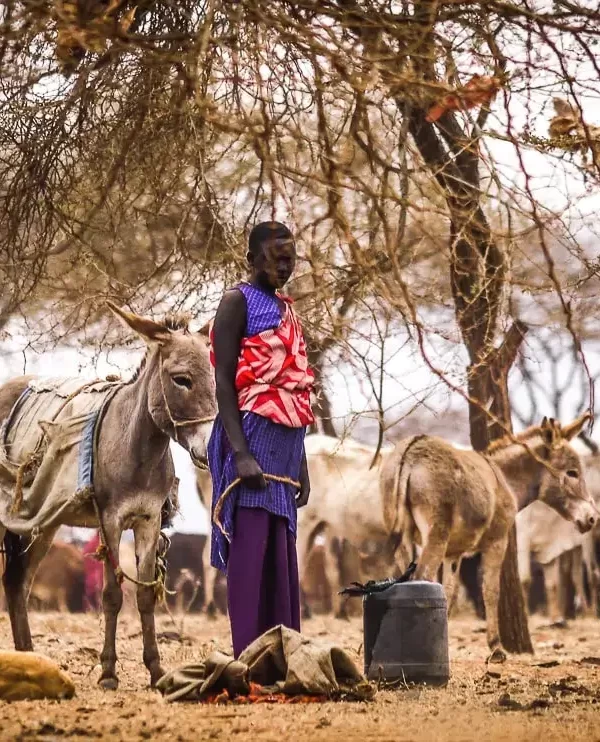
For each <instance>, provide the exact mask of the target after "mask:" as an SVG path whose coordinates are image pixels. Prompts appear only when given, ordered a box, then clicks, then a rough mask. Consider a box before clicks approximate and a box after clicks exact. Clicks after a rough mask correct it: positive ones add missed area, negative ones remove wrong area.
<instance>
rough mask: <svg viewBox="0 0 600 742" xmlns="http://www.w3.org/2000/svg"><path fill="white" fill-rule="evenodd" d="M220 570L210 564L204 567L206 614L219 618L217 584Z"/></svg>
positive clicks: (212, 617)
mask: <svg viewBox="0 0 600 742" xmlns="http://www.w3.org/2000/svg"><path fill="white" fill-rule="evenodd" d="M218 576H219V570H218V569H216V568H215V567H213V566H212V565H211V564H208V565H207V566H206V567H205V568H204V600H205V602H206V614H207V616H208V617H209V618H211V619H216V618H217V613H218V609H217V602H216V600H215V585H216V584H217V577H218Z"/></svg>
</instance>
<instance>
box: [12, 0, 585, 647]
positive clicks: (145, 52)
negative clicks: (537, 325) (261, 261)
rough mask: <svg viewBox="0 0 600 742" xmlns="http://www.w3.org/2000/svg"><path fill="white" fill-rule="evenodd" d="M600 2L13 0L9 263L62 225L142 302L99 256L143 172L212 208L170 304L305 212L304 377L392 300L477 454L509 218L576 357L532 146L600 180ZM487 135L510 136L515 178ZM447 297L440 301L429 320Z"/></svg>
mask: <svg viewBox="0 0 600 742" xmlns="http://www.w3.org/2000/svg"><path fill="white" fill-rule="evenodd" d="M599 16H600V14H599V13H598V12H597V11H596V10H593V9H590V8H589V7H587V5H586V4H585V3H583V2H569V3H565V2H561V1H559V2H557V3H555V4H554V6H553V7H552V8H543V9H537V8H536V7H533V6H530V4H529V3H527V2H526V3H520V4H518V5H517V4H512V3H505V2H485V3H482V2H472V1H471V0H465V2H460V3H456V2H446V1H445V0H442V1H441V2H437V1H434V0H414V2H409V1H408V0H406V2H400V3H389V2H387V1H386V0H325V1H324V2H319V3H318V4H314V3H312V2H299V3H298V2H296V3H289V2H287V1H286V0H274V1H273V0H271V1H270V2H268V3H267V2H265V1H264V0H242V1H241V2H235V3H231V2H222V3H219V4H216V3H214V2H212V0H205V1H204V2H198V1H197V0H183V1H182V2H179V3H176V4H174V3H167V2H163V1H162V0H140V1H139V2H133V0H123V2H120V3H108V4H107V3H105V2H100V1H98V2H93V1H92V2H90V1H89V0H86V1H85V2H83V0H80V1H76V0H60V1H59V0H56V2H45V3H39V2H34V1H33V0H21V1H18V0H9V2H8V3H5V9H4V16H3V26H2V34H1V36H2V39H1V43H0V64H2V65H3V73H5V74H3V76H2V80H3V82H2V85H3V89H2V91H0V95H1V96H2V107H3V113H6V116H5V117H4V118H3V119H2V121H4V122H10V123H9V124H8V125H5V127H4V129H3V130H1V129H0V132H1V139H0V150H1V151H3V152H5V153H8V154H7V155H5V157H4V159H3V160H2V162H3V163H4V172H3V183H4V184H5V185H4V186H3V187H5V188H6V194H5V197H4V198H3V201H2V209H3V211H2V213H0V216H1V217H3V219H2V222H3V223H6V224H10V225H12V231H11V232H9V233H7V236H6V239H5V240H4V242H3V243H2V245H0V248H1V250H2V254H3V255H4V254H5V255H6V258H5V261H4V262H5V263H6V265H9V266H12V267H13V269H14V266H15V265H16V260H15V249H17V248H18V249H19V250H21V252H22V253H23V254H24V255H25V251H27V250H32V251H33V254H34V255H35V256H36V260H37V263H38V264H39V265H40V266H41V275H45V273H46V268H47V266H48V265H49V262H48V261H49V260H50V258H51V257H52V255H53V251H54V250H56V246H57V245H64V238H65V234H66V235H67V238H68V239H67V244H69V245H72V244H74V245H75V247H76V249H77V250H83V254H84V255H85V257H86V260H88V261H89V265H90V266H92V270H93V271H94V272H95V275H101V276H103V277H104V285H103V286H102V291H100V292H99V293H100V294H101V293H102V292H106V291H109V292H116V291H119V292H121V293H122V292H123V286H124V285H125V288H126V289H127V290H126V292H125V293H128V294H129V296H128V297H127V298H131V297H134V298H136V299H139V298H140V297H144V296H145V293H146V292H145V291H144V288H145V286H146V285H147V279H146V276H145V275H144V280H142V281H141V282H136V279H135V276H134V277H129V278H128V280H127V281H125V282H123V281H122V278H121V274H118V275H117V274H115V273H114V269H113V262H114V261H112V260H111V259H110V256H109V258H108V259H106V255H104V257H103V260H99V259H98V256H96V255H95V253H94V250H97V243H98V240H100V241H101V240H102V236H103V235H105V234H106V233H107V232H108V233H110V230H106V228H105V225H106V224H109V225H117V226H118V229H116V230H112V231H113V233H114V236H115V239H117V240H122V237H121V235H123V234H125V233H126V230H125V232H124V228H125V227H126V225H127V221H128V219H130V218H131V217H130V215H131V213H132V209H133V205H134V203H135V200H134V201H132V200H131V190H130V187H131V184H132V181H136V178H137V184H138V189H137V190H138V195H140V188H139V186H140V185H143V188H142V189H141V190H142V194H141V195H142V196H143V208H144V209H145V210H146V211H147V212H148V213H156V214H161V215H162V214H163V212H164V205H165V203H167V202H169V201H170V200H172V199H175V200H177V194H181V193H185V192H186V191H185V188H183V182H182V181H185V182H186V183H189V182H190V180H191V181H192V182H195V183H198V184H200V189H199V191H198V203H200V204H201V206H202V205H203V204H205V205H206V209H205V208H204V206H202V208H200V209H199V211H200V213H203V214H205V217H206V218H203V219H202V220H200V221H201V223H202V224H203V225H205V226H203V232H202V234H203V239H204V240H205V241H206V244H205V245H203V250H204V251H205V253H204V254H206V256H207V260H206V261H196V262H200V263H201V264H202V265H204V266H207V269H208V273H206V271H205V272H203V271H202V270H198V269H197V266H196V265H195V261H193V260H192V261H187V262H186V261H180V260H178V259H177V260H174V259H172V258H171V257H169V262H168V263H167V266H168V269H166V270H165V268H164V267H163V268H162V270H161V265H160V262H159V265H158V266H156V271H152V270H150V274H151V277H152V278H155V279H156V280H155V282H154V287H155V289H156V290H157V291H158V296H159V297H161V298H164V296H165V295H166V294H167V293H168V292H170V291H172V288H173V286H177V285H178V283H177V282H178V280H179V279H180V277H181V275H182V271H183V272H184V273H185V274H186V275H188V274H190V275H191V274H194V275H195V276H202V277H203V280H204V278H205V277H206V276H211V274H210V267H211V266H212V267H216V269H218V270H217V271H216V272H217V273H218V275H220V276H223V275H224V274H226V273H227V271H234V272H235V270H238V269H239V259H236V258H235V256H234V255H233V253H231V251H228V250H227V249H225V250H218V249H213V247H214V246H216V245H218V244H219V242H220V244H223V243H224V242H227V244H228V245H232V244H239V243H241V237H242V235H243V232H244V229H245V227H246V225H247V224H248V223H249V222H250V221H251V220H253V219H254V218H256V216H257V215H265V216H266V215H273V216H278V215H282V214H285V216H286V218H289V219H290V220H291V221H293V222H294V223H296V224H299V225H300V224H301V225H303V228H302V229H301V230H300V233H299V240H300V244H301V245H302V246H303V249H304V255H305V258H306V260H307V266H308V270H307V271H306V276H305V280H304V284H305V286H302V285H301V284H302V283H303V282H302V281H300V282H299V284H300V285H299V286H298V287H296V288H295V291H297V296H298V298H299V299H301V301H302V303H303V311H304V312H305V315H306V317H307V318H308V322H307V327H308V329H309V334H310V336H311V338H312V340H313V343H312V346H311V347H312V348H313V350H312V353H313V361H314V362H315V365H316V366H317V369H319V368H320V367H321V365H322V362H323V359H324V357H325V355H324V354H325V353H326V352H327V351H328V350H329V349H330V348H331V347H332V344H333V343H335V342H339V341H340V340H341V341H342V342H343V341H344V340H348V338H349V335H351V334H352V333H353V332H356V330H355V328H356V327H357V326H358V325H359V324H360V320H361V318H362V317H364V316H365V314H368V313H379V314H378V316H379V315H385V313H386V312H388V313H389V312H390V311H392V312H394V313H395V314H396V316H397V317H399V318H401V321H402V322H403V323H405V325H406V327H407V328H408V332H410V333H413V334H414V335H413V336H414V337H415V339H416V340H417V343H418V345H419V347H420V348H421V351H422V353H423V355H424V357H425V359H426V361H427V363H428V365H429V366H430V368H431V369H432V371H433V372H434V373H435V374H437V375H438V376H440V377H441V378H443V379H444V380H445V382H446V383H448V384H449V386H450V387H451V388H452V389H453V390H455V391H457V392H458V393H460V394H462V395H463V396H464V397H466V399H467V402H468V407H469V421H470V423H469V424H470V437H471V443H472V445H473V447H474V448H476V449H478V450H482V449H484V448H485V447H486V446H487V444H488V443H489V441H490V440H491V439H493V438H495V437H497V436H498V435H502V434H505V433H507V432H508V433H510V431H511V415H510V405H509V398H508V392H507V378H508V372H509V370H510V368H511V365H512V363H513V361H514V358H515V356H516V354H517V351H518V348H519V346H520V344H521V342H522V339H523V337H524V335H525V332H526V330H527V325H526V323H525V322H524V321H523V320H524V319H527V318H524V317H523V316H520V315H519V314H518V313H517V312H516V311H513V307H514V306H516V305H517V302H515V301H514V299H515V297H518V295H519V294H520V293H522V292H523V290H524V289H525V285H524V282H523V276H522V275H519V268H520V266H519V261H518V260H516V259H515V257H516V255H515V251H516V250H517V248H516V243H517V239H516V238H517V236H518V235H517V232H518V229H520V228H522V223H523V220H525V221H526V222H527V225H526V229H528V230H529V235H530V238H529V240H528V245H530V246H531V250H532V251H535V253H536V256H537V260H538V263H539V265H540V269H541V270H542V271H543V272H544V274H545V276H546V279H547V286H546V288H545V290H546V291H551V292H552V293H553V294H554V295H555V296H556V297H557V299H558V303H559V306H560V307H561V310H562V314H563V320H564V324H565V326H566V328H567V331H568V332H569V333H570V334H571V336H572V338H573V342H574V343H575V346H576V348H577V350H578V352H580V346H579V344H578V338H577V332H576V324H574V322H573V313H577V311H578V307H577V306H576V305H569V302H568V300H567V299H566V298H565V295H564V292H563V286H562V285H561V280H560V277H559V276H558V275H557V272H556V269H555V263H554V258H553V256H552V250H551V249H550V247H549V242H548V239H547V235H548V230H549V229H553V228H555V226H556V221H557V213H556V212H557V210H556V209H553V210H552V211H551V210H550V209H549V208H546V207H545V205H544V204H543V203H542V202H541V201H540V200H539V199H538V198H537V196H536V188H535V184H534V183H533V181H534V180H535V179H534V177H533V174H532V172H531V166H530V163H529V162H528V158H529V157H530V156H532V155H536V156H537V153H542V154H540V155H539V156H538V157H537V159H536V160H535V161H536V163H539V162H540V161H541V160H540V157H541V156H542V155H543V157H544V163H545V166H546V167H550V168H552V169H553V171H555V172H558V171H559V170H560V171H561V172H562V173H569V174H570V176H572V177H574V178H577V177H578V176H581V177H579V181H578V182H581V181H583V180H585V181H586V182H588V183H590V182H592V181H593V179H594V178H595V177H596V176H597V173H598V168H597V165H598V163H597V157H596V153H597V149H598V147H597V142H596V139H595V137H596V132H595V130H594V129H593V127H591V126H590V125H589V124H588V123H587V122H586V121H585V118H586V117H585V116H584V115H583V112H584V111H585V109H586V106H587V99H586V89H589V88H591V87H593V86H594V85H597V83H598V76H599V75H598V72H599V70H598V67H597V65H596V63H595V58H594V55H593V52H592V49H593V45H594V44H595V43H596V40H597V38H598V36H599V35H600V31H599V28H600V26H599V24H598V20H599ZM540 58H543V65H540V63H539V59H540ZM542 67H543V69H542ZM474 69H475V70H477V75H472V72H473V70H474ZM60 74H64V75H68V77H67V78H66V79H65V78H64V77H61V76H60ZM540 76H541V77H543V85H540V84H538V78H539V77H540ZM49 88H51V91H50V92H49ZM539 90H541V91H542V92H539ZM553 94H560V96H562V97H563V98H564V97H565V96H566V97H568V99H569V101H570V104H569V105H570V106H571V114H568V112H567V114H568V115H562V114H561V118H562V119H563V120H562V122H560V121H559V122H558V123H559V124H560V126H558V125H557V122H556V121H554V128H550V129H548V126H549V123H550V121H549V116H546V115H544V114H545V111H546V108H547V105H548V103H549V102H550V95H553ZM494 96H496V99H495V102H494ZM492 107H493V110H494V111H495V112H496V113H497V116H496V118H495V119H493V118H491V117H490V110H491V108H492ZM575 108H576V109H577V111H578V113H579V116H575V119H576V120H575V119H573V111H574V110H575ZM556 111H557V114H560V111H559V110H558V109H556ZM471 112H472V113H471ZM564 113H565V112H564V111H563V114H564ZM472 114H473V115H472ZM569 116H571V118H570V119H569ZM566 119H569V120H568V121H567V120H566ZM17 120H18V121H19V122H21V124H20V126H21V129H19V130H18V132H19V133H18V134H17V136H16V137H15V135H14V130H15V128H14V125H12V124H14V122H15V121H17ZM23 122H24V123H23ZM490 122H493V123H490ZM32 132H33V134H34V135H35V136H33V137H32V136H31V133H32ZM500 143H503V144H504V145H507V146H509V147H510V152H511V158H512V160H513V165H514V167H513V170H512V171H511V172H509V170H508V169H507V167H506V166H505V163H502V162H500V161H499V160H500V159H501V158H500V157H499V156H498V149H497V148H498V147H499V146H500ZM584 154H585V155H586V156H587V161H586V162H585V163H582V161H581V158H582V155H584ZM590 159H591V161H590ZM182 162H185V168H182V167H177V165H176V164H175V165H174V164H173V163H182ZM234 164H235V167H234V166H233V165H234ZM173 172H175V173H176V174H178V176H179V177H177V178H173V179H172V181H171V179H170V178H169V177H167V174H168V173H173ZM156 184H158V185H161V186H162V185H163V184H166V185H167V186H168V187H167V192H165V188H163V187H159V188H157V187H154V188H152V187H151V186H153V185H154V186H156ZM169 184H171V185H169ZM134 190H135V189H134ZM123 196H124V197H123ZM184 200H185V198H184ZM31 205H34V206H35V209H34V211H33V212H32V213H33V216H35V219H34V218H33V217H30V216H29V215H30V211H31V208H32V207H31ZM563 210H564V209H563ZM183 214H184V215H185V214H186V209H185V208H184V209H183ZM519 214H520V215H521V216H522V220H521V222H520V227H519V228H516V227H515V223H516V219H515V217H516V215H519ZM565 218H566V211H565ZM181 224H184V225H185V224H188V222H187V221H186V219H184V218H182V215H181V213H180V214H179V216H178V217H177V221H176V225H177V227H176V228H175V229H173V230H172V232H171V236H170V241H172V239H173V232H174V233H175V234H176V235H177V238H178V240H179V237H182V238H186V240H187V242H186V244H189V240H190V239H193V238H190V231H189V230H186V229H185V228H184V229H181V230H180V229H179V227H180V225H181ZM99 225H100V228H99ZM215 225H218V228H216V227H215ZM415 225H416V231H415ZM96 230H98V231H97V232H96V235H95V236H96V240H94V232H95V231H96ZM411 230H412V231H411ZM191 234H194V232H193V230H192V231H191ZM224 234H226V235H229V236H230V239H228V240H224V239H223V235H224ZM15 235H16V236H17V239H15V238H14V237H15ZM415 235H416V236H415ZM571 241H572V242H575V240H574V239H573V238H571ZM177 244H178V245H180V244H181V243H180V242H177ZM94 245H96V247H94ZM431 245H436V246H437V248H438V249H437V252H436V254H434V255H430V254H428V248H427V246H431ZM15 246H16V247H15ZM11 250H12V253H11ZM180 254H181V250H180V251H179V252H177V251H176V253H175V255H176V257H179V255H180ZM167 255H170V253H169V250H168V245H167ZM578 260H580V263H581V265H582V268H585V270H586V271H588V274H589V275H592V273H593V272H594V271H597V265H595V264H594V262H593V261H590V260H588V259H587V258H584V256H582V255H578ZM117 262H118V261H117ZM124 265H127V261H125V263H124ZM150 267H151V266H150ZM434 268H435V269H437V272H436V274H435V278H434V279H433V280H432V278H431V276H432V273H431V271H432V270H433V269H434ZM511 268H512V270H511ZM194 271H195V273H194ZM426 271H428V272H429V273H428V275H429V280H427V272H426ZM212 275H213V276H214V275H215V271H213V274H212ZM107 276H108V277H109V280H106V277H107ZM441 276H446V277H447V284H448V286H449V289H450V296H451V301H452V308H453V313H454V320H453V321H451V320H450V318H449V316H448V312H447V308H448V305H447V301H446V292H445V288H444V287H443V285H442V282H441V280H440V278H441ZM9 280H11V279H10V278H9ZM136 292H137V293H136ZM440 305H441V307H442V309H443V310H446V311H442V313H441V316H440V313H439V312H438V313H437V314H436V315H435V317H434V315H433V313H432V312H431V311H430V310H431V308H432V307H434V306H435V307H439V306H440ZM361 313H363V314H361ZM436 334H437V335H438V336H440V335H445V336H446V339H448V340H449V341H454V342H455V344H456V347H458V342H457V341H460V342H461V343H462V347H463V348H464V350H465V352H466V364H467V370H466V373H465V374H464V375H463V377H462V378H461V377H460V374H459V372H458V367H459V364H460V363H462V359H461V357H460V356H459V358H458V360H457V361H456V363H455V366H454V368H453V371H452V373H451V374H449V373H447V371H446V370H445V371H442V370H440V368H439V364H438V363H436V361H435V359H434V360H432V359H431V348H430V345H429V344H428V338H430V337H431V336H432V335H436ZM325 414H326V413H325ZM513 535H514V534H513ZM515 559H516V551H515V548H514V539H512V540H511V544H510V548H509V553H508V555H507V561H506V564H505V567H506V568H505V570H504V573H503V589H502V595H503V599H502V606H501V612H502V616H501V636H502V640H503V643H504V644H505V646H506V647H507V648H508V649H510V650H513V651H526V650H529V649H530V648H531V644H530V640H529V637H528V633H527V627H526V622H525V618H524V611H523V606H522V603H521V593H520V590H519V589H518V581H517V577H516V569H515V567H516V564H515ZM509 600H510V602H511V603H512V604H513V605H512V608H510V607H509V606H508V601H509Z"/></svg>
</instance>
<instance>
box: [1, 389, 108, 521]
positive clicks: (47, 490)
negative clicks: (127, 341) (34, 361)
mask: <svg viewBox="0 0 600 742" xmlns="http://www.w3.org/2000/svg"><path fill="white" fill-rule="evenodd" d="M120 386H122V383H120V382H115V381H90V382H87V383H86V382H82V380H81V379H43V380H41V379H33V380H32V381H30V382H29V386H28V387H27V389H26V390H25V391H24V392H23V394H21V396H20V397H19V399H18V400H17V402H16V403H15V405H14V406H13V408H12V410H11V412H10V414H9V416H8V417H7V418H6V419H5V420H4V421H3V422H2V426H1V427H0V524H2V525H3V526H5V527H6V528H8V529H9V530H10V531H12V532H13V533H17V534H20V535H28V534H32V533H36V532H37V531H38V530H44V529H46V528H49V527H51V526H53V525H59V523H60V522H61V514H62V513H63V512H64V511H65V510H67V509H68V508H69V506H71V505H73V504H74V502H75V500H76V498H82V499H83V498H86V497H88V496H89V494H90V492H91V489H92V487H93V456H94V441H95V436H96V431H97V426H98V425H99V423H100V420H101V416H102V413H103V411H104V409H105V408H106V405H107V404H108V402H109V401H110V399H111V398H112V396H113V395H114V394H115V392H116V391H117V390H118V389H119V388H120Z"/></svg>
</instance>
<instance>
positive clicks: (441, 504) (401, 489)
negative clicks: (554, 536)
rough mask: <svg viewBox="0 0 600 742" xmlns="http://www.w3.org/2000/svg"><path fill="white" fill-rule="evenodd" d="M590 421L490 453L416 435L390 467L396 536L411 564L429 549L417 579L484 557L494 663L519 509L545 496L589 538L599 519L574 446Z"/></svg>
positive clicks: (387, 501)
mask: <svg viewBox="0 0 600 742" xmlns="http://www.w3.org/2000/svg"><path fill="white" fill-rule="evenodd" d="M587 420H588V415H584V416H583V417H581V418H579V419H578V420H575V421H574V422H573V423H571V424H570V425H567V426H565V427H561V426H560V424H559V423H557V422H555V421H554V420H548V419H546V418H544V420H543V421H542V424H541V425H539V426H536V427H532V428H529V429H528V430H525V431H524V432H523V433H520V434H519V435H517V436H515V438H516V440H517V441H519V442H515V441H514V440H513V439H511V438H510V437H506V438H502V439H501V440H498V441H495V442H494V443H492V445H491V446H490V447H489V448H488V449H487V450H486V451H485V452H483V453H478V452H476V451H471V450H462V449H457V448H455V447H454V446H452V445H451V444H449V443H447V442H446V441H444V440H442V439H440V438H435V437H429V436H425V435H422V436H413V437H411V438H406V439H403V440H401V441H400V442H399V443H398V444H397V445H396V447H395V449H394V451H393V452H392V454H390V455H389V456H388V457H387V458H386V460H385V462H384V464H383V466H382V469H381V476H380V485H381V496H382V500H383V515H384V522H385V525H386V529H387V531H388V533H389V534H390V535H393V536H396V537H401V540H402V545H401V549H402V556H403V558H404V560H406V558H407V555H410V554H411V552H412V545H413V544H414V543H416V544H420V545H421V546H422V547H423V550H422V554H421V557H420V560H419V563H418V566H417V570H416V573H415V576H414V578H415V579H417V580H430V581H433V580H435V579H436V576H437V573H438V569H439V567H440V565H441V563H442V561H443V560H449V561H451V562H458V563H459V564H458V565H457V567H456V568H455V570H454V572H455V574H456V573H457V572H458V566H459V565H460V559H461V558H462V557H463V555H465V554H472V553H475V552H480V553H481V556H482V564H483V600H484V603H485V609H486V616H487V640H488V645H489V647H490V650H491V652H492V654H491V656H490V659H491V660H492V661H496V662H501V661H503V660H504V659H506V654H505V652H504V650H503V648H502V645H501V643H500V636H499V631H498V597H499V592H500V571H501V569H502V562H503V560H504V555H505V553H506V548H507V544H508V536H509V532H510V529H511V528H512V525H513V523H514V520H515V516H516V514H517V511H518V510H521V509H523V508H524V507H525V506H526V505H528V504H529V503H530V502H532V501H533V500H535V499H539V500H540V501H542V502H545V503H546V504H547V505H549V506H550V507H552V508H554V509H555V510H556V511H557V512H558V513H560V515H562V517H563V518H565V519H566V520H570V521H573V522H574V523H575V525H576V526H577V528H578V529H579V530H580V531H581V532H582V533H584V532H586V531H588V530H590V529H591V528H592V526H593V525H594V524H595V522H596V519H597V516H598V511H597V510H596V507H595V504H594V502H593V500H592V498H591V497H590V495H589V494H588V491H587V488H586V485H585V480H584V478H583V472H582V463H581V460H580V457H579V455H578V454H577V452H576V451H575V449H574V448H573V447H572V446H571V445H570V444H569V441H570V440H571V439H573V438H574V437H575V436H576V435H577V434H578V433H579V432H580V431H581V429H582V428H583V426H584V424H585V422H586V421H587ZM520 442H522V443H524V444H526V446H527V448H529V450H530V451H531V452H532V453H533V454H534V455H533V456H532V455H531V453H529V451H528V450H527V448H525V447H524V446H523V445H521V443H520ZM452 593H453V589H451V588H449V590H448V594H449V596H450V595H452Z"/></svg>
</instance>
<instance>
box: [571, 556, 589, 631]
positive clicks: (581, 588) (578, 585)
mask: <svg viewBox="0 0 600 742" xmlns="http://www.w3.org/2000/svg"><path fill="white" fill-rule="evenodd" d="M571 569H572V572H571V577H572V580H573V585H574V587H575V613H576V614H579V613H582V614H583V615H584V616H588V615H590V603H589V602H588V599H587V595H586V594H585V585H584V581H583V550H582V548H581V546H578V547H577V548H576V549H574V550H573V561H572V565H571Z"/></svg>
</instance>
